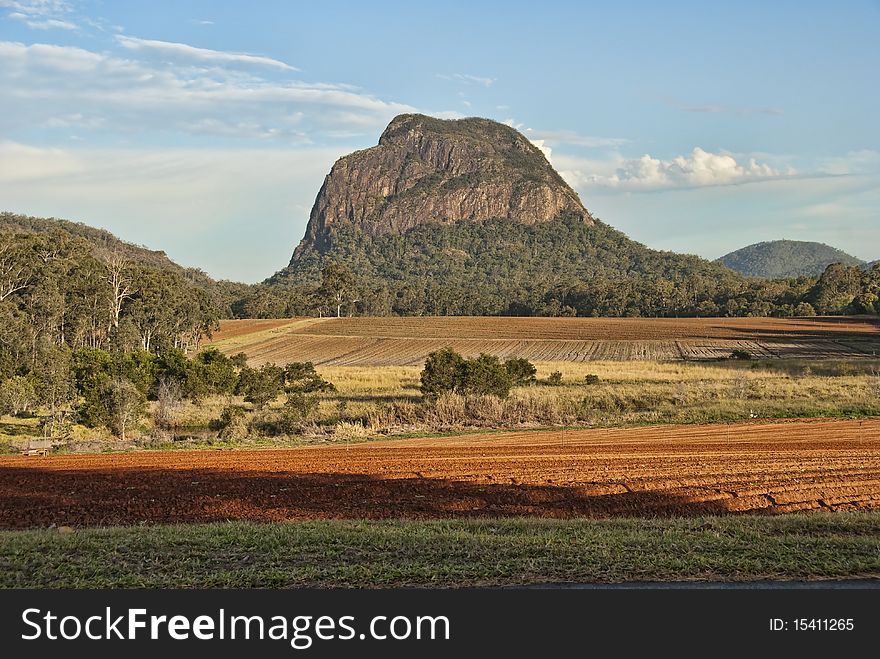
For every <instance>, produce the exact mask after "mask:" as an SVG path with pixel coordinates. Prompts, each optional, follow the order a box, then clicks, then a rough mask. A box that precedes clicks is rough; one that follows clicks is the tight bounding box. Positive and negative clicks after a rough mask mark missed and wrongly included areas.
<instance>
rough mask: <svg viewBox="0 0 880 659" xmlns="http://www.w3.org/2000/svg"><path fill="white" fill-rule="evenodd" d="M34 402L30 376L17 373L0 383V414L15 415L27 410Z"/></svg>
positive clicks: (34, 396) (35, 394) (35, 392)
mask: <svg viewBox="0 0 880 659" xmlns="http://www.w3.org/2000/svg"><path fill="white" fill-rule="evenodd" d="M36 402H37V390H36V388H35V387H34V383H33V380H32V378H29V377H23V376H20V375H18V376H15V377H12V378H9V379H8V380H4V381H3V382H2V383H0V414H12V415H13V416H16V415H18V414H21V413H23V412H27V411H28V410H29V409H30V408H31V407H32V406H33V405H34V404H36Z"/></svg>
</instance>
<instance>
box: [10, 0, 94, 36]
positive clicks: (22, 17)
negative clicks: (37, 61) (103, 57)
mask: <svg viewBox="0 0 880 659" xmlns="http://www.w3.org/2000/svg"><path fill="white" fill-rule="evenodd" d="M0 8H3V9H7V10H9V13H7V17H8V18H11V19H12V20H15V21H21V22H22V23H24V24H25V25H27V26H28V27H29V28H31V29H32V30H76V29H78V26H77V25H76V23H73V22H72V21H71V20H69V15H70V13H71V12H72V11H73V9H72V7H71V5H70V4H69V3H68V2H65V1H64V0H0Z"/></svg>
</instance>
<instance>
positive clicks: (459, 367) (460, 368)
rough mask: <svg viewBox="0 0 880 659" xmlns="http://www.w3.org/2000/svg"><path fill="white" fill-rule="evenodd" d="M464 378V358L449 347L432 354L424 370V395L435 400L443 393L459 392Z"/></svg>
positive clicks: (422, 377)
mask: <svg viewBox="0 0 880 659" xmlns="http://www.w3.org/2000/svg"><path fill="white" fill-rule="evenodd" d="M464 376H465V360H464V357H462V356H461V355H459V354H458V353H457V352H455V351H454V350H453V349H452V348H448V347H447V348H443V349H442V350H438V351H436V352H432V353H431V354H430V355H428V359H427V360H426V361H425V367H424V368H423V369H422V374H421V380H422V386H421V391H422V395H423V396H425V397H426V398H430V399H435V398H437V397H438V396H440V395H441V394H443V393H447V392H452V391H458V390H460V389H461V387H462V384H463V383H464Z"/></svg>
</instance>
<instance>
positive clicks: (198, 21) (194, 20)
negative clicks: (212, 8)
mask: <svg viewBox="0 0 880 659" xmlns="http://www.w3.org/2000/svg"><path fill="white" fill-rule="evenodd" d="M189 22H190V23H192V24H193V25H214V21H202V20H199V19H196V18H191V19H190V21H189Z"/></svg>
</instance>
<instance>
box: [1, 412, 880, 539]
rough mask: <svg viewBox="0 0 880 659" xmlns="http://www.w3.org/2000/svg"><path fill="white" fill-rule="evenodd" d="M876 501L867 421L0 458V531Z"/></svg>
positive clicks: (879, 490)
mask: <svg viewBox="0 0 880 659" xmlns="http://www.w3.org/2000/svg"><path fill="white" fill-rule="evenodd" d="M870 508H880V419H877V420H868V421H790V422H780V423H761V424H731V425H730V426H729V427H728V426H725V425H711V426H654V427H643V428H634V429H594V430H578V431H566V432H564V433H563V432H562V431H553V432H513V433H496V434H482V435H467V436H461V437H451V438H450V437H447V438H427V439H411V440H391V441H382V442H370V443H365V444H355V445H347V446H326V447H318V448H311V447H308V448H296V449H276V450H259V451H254V450H241V451H238V450H236V451H180V452H177V451H173V452H140V453H126V454H95V455H70V456H51V457H36V458H35V457H4V458H0V528H27V527H45V526H49V525H51V524H57V525H59V526H61V525H70V526H96V525H111V524H128V525H130V524H139V523H170V522H207V521H219V520H233V519H238V520H257V521H293V520H307V519H324V518H349V519H352V518H366V519H380V518H410V519H429V518H443V517H485V516H492V517H495V516H511V515H532V516H539V517H580V516H586V517H606V516H614V515H625V516H634V515H637V516H669V515H697V514H724V513H739V512H766V513H784V512H791V511H797V510H814V509H825V510H853V509H870Z"/></svg>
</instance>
